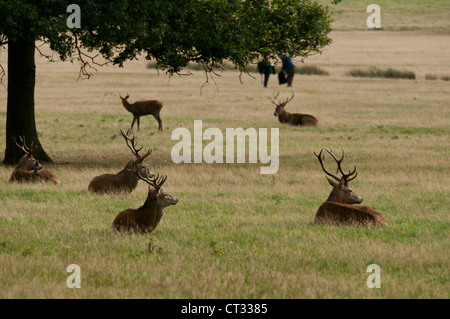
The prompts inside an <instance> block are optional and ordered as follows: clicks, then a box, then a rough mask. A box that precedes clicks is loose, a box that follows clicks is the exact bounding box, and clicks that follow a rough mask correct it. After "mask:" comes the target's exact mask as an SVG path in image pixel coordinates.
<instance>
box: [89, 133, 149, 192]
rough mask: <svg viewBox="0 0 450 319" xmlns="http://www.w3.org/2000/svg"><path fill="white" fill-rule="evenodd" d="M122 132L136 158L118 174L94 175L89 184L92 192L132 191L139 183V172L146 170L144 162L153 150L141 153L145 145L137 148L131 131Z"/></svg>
mask: <svg viewBox="0 0 450 319" xmlns="http://www.w3.org/2000/svg"><path fill="white" fill-rule="evenodd" d="M120 133H122V136H123V137H124V139H125V142H126V143H127V146H128V148H129V149H130V150H131V152H132V153H133V155H134V158H133V159H131V160H130V161H128V163H127V164H126V165H125V167H124V168H123V169H122V170H121V171H120V172H118V173H117V174H102V175H99V176H96V177H94V178H93V179H92V181H91V182H90V184H89V186H88V190H89V191H90V192H92V193H98V194H106V193H116V194H117V193H131V192H132V191H133V190H134V189H135V188H136V186H137V184H138V180H139V179H138V175H137V174H138V172H139V171H141V172H146V166H145V165H144V164H142V162H143V161H144V159H145V158H146V157H147V156H149V155H150V154H151V153H152V150H151V149H149V150H148V151H147V153H145V154H143V155H142V156H141V155H139V151H140V150H141V149H142V147H143V146H141V147H140V148H139V149H137V148H136V145H135V142H136V140H135V137H134V136H133V137H131V138H130V137H129V134H130V131H128V132H127V133H124V132H123V131H122V130H120Z"/></svg>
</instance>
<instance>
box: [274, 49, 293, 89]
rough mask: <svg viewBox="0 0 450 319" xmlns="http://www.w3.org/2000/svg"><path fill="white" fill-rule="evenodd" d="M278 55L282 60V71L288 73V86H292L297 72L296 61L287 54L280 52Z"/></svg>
mask: <svg viewBox="0 0 450 319" xmlns="http://www.w3.org/2000/svg"><path fill="white" fill-rule="evenodd" d="M278 57H279V58H280V60H281V62H282V66H281V71H280V72H286V74H287V86H292V81H293V80H294V74H295V63H294V62H293V61H292V60H291V58H289V57H288V56H287V55H285V54H282V53H279V54H278Z"/></svg>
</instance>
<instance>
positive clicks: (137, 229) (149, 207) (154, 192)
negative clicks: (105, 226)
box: [112, 170, 178, 233]
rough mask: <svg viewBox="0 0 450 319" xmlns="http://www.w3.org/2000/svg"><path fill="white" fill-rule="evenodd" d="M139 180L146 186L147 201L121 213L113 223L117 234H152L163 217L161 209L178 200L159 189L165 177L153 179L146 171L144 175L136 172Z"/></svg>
mask: <svg viewBox="0 0 450 319" xmlns="http://www.w3.org/2000/svg"><path fill="white" fill-rule="evenodd" d="M138 176H139V178H140V179H141V180H143V181H144V182H146V183H147V184H148V185H149V186H148V195H147V199H146V201H145V203H144V205H142V206H141V207H139V208H138V209H131V208H129V209H126V210H124V211H121V212H120V213H119V214H118V215H117V216H116V218H115V219H114V221H113V224H112V229H113V230H114V231H118V232H129V233H152V232H153V231H154V230H155V228H156V226H158V224H159V222H160V220H161V218H162V217H163V215H164V212H163V209H164V208H165V207H167V206H171V205H175V204H176V203H178V199H176V198H173V197H172V196H171V195H169V194H167V193H166V192H164V191H163V190H162V189H161V186H162V185H163V184H164V182H165V181H166V179H167V176H161V177H160V176H159V173H158V176H157V177H155V176H154V175H153V174H151V173H150V172H149V171H148V170H147V172H146V173H145V174H141V172H138Z"/></svg>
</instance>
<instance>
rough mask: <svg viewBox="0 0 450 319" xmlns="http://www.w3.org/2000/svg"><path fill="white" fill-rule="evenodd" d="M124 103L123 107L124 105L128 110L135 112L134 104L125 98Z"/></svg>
mask: <svg viewBox="0 0 450 319" xmlns="http://www.w3.org/2000/svg"><path fill="white" fill-rule="evenodd" d="M122 104H123V107H124V108H125V109H126V110H127V111H128V112H131V113H133V111H134V108H133V104H130V103H129V102H128V101H124V100H122Z"/></svg>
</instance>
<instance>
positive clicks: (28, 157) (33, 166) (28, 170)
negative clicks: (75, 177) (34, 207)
mask: <svg viewBox="0 0 450 319" xmlns="http://www.w3.org/2000/svg"><path fill="white" fill-rule="evenodd" d="M19 139H20V143H21V144H19V143H18V142H17V140H16V137H15V136H14V137H13V140H14V143H16V145H17V146H18V147H19V148H21V149H22V150H23V151H24V152H25V154H24V155H23V156H22V157H21V158H20V160H19V162H18V163H17V166H16V168H15V169H14V170H13V172H12V174H11V177H10V178H9V182H10V183H28V182H50V183H53V184H57V185H59V184H60V181H59V179H58V178H57V177H56V176H55V175H53V174H52V173H51V172H50V171H49V170H46V169H42V166H41V164H40V163H39V161H38V160H36V159H35V158H34V155H33V153H34V152H35V151H36V149H35V147H34V143H33V142H32V143H31V146H30V147H28V146H27V144H26V142H25V136H24V137H21V136H20V137H19Z"/></svg>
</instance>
